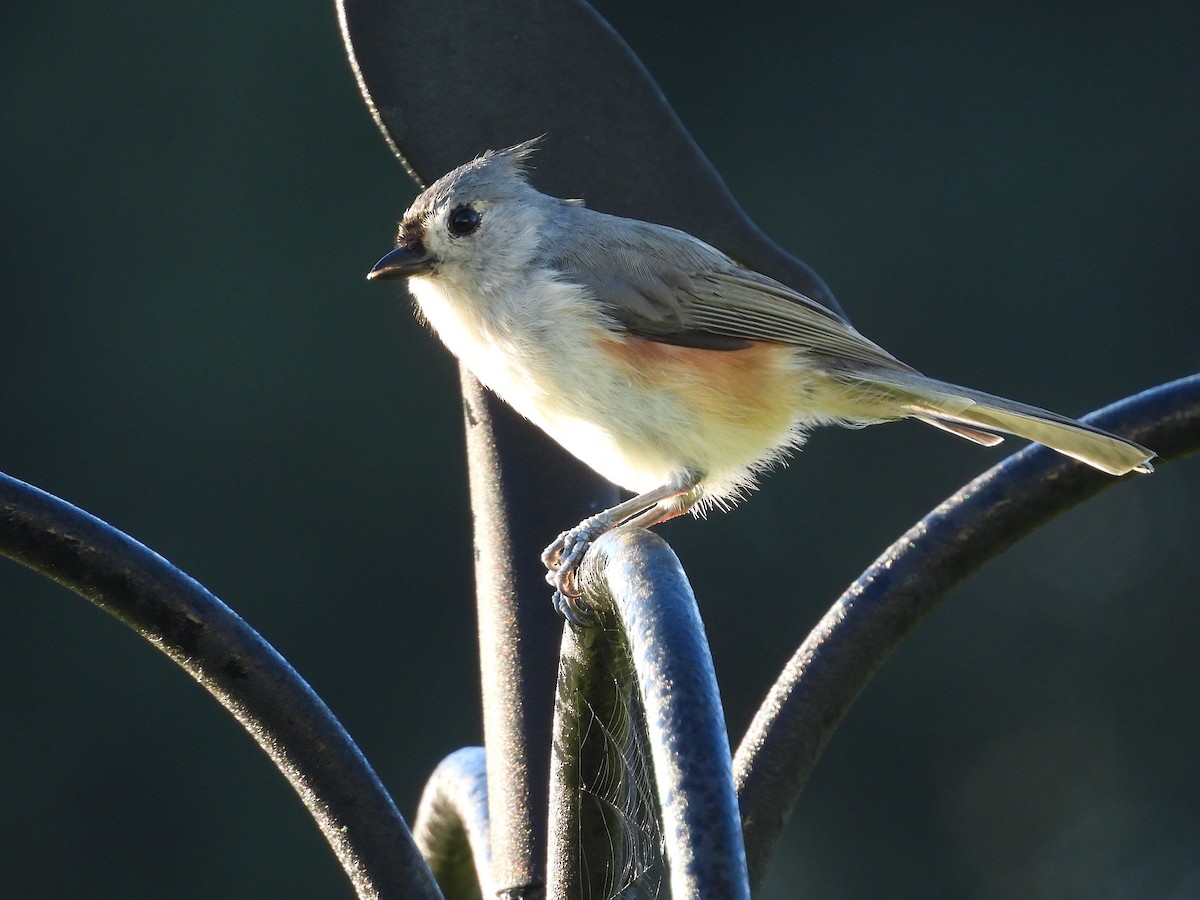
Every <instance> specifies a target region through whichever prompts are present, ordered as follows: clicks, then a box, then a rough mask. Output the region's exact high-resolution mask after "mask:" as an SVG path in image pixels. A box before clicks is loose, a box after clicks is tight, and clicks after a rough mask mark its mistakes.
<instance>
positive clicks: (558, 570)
mask: <svg viewBox="0 0 1200 900" xmlns="http://www.w3.org/2000/svg"><path fill="white" fill-rule="evenodd" d="M611 527H612V523H611V522H610V521H609V519H608V518H607V517H606V516H604V515H603V514H600V515H596V516H592V517H591V518H590V519H585V520H584V521H582V522H580V523H579V524H578V525H576V526H575V527H574V528H570V529H568V530H567V531H564V532H563V533H562V534H560V535H559V536H558V537H557V538H555V540H554V543H552V544H551V545H550V546H549V547H547V548H546V549H545V550H544V551H542V563H543V564H544V565H545V566H546V569H547V570H548V571H547V572H546V581H547V583H549V584H550V586H551V587H553V588H554V608H555V609H557V610H558V612H559V613H560V614H561V615H562V617H563V618H565V619H566V620H567V621H568V622H570V623H571V625H573V626H575V627H576V628H584V627H588V626H591V625H595V624H596V613H595V610H593V609H592V608H591V606H590V605H588V604H587V603H584V602H583V599H582V597H583V591H582V589H581V588H580V587H579V579H578V572H579V565H580V563H582V562H583V557H584V556H585V555H586V554H587V551H588V548H589V547H591V546H592V542H593V541H594V540H595V539H596V538H598V537H599V536H600V535H602V534H603V533H604V532H605V531H608V530H609V529H610V528H611Z"/></svg>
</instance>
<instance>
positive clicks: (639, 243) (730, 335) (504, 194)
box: [368, 138, 1155, 626]
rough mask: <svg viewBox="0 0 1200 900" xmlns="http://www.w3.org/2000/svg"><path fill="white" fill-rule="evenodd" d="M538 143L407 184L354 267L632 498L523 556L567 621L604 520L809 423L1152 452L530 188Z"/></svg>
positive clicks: (746, 468) (680, 498) (1115, 470)
mask: <svg viewBox="0 0 1200 900" xmlns="http://www.w3.org/2000/svg"><path fill="white" fill-rule="evenodd" d="M540 140H541V139H540V138H535V139H533V140H530V141H525V142H522V143H519V144H516V145H513V146H511V147H507V148H505V149H501V150H488V151H487V152H484V153H483V154H482V155H480V156H478V157H477V158H475V159H473V160H471V161H470V162H467V163H465V164H464V165H461V166H459V167H458V168H456V169H454V170H453V171H451V172H449V173H448V174H446V175H443V176H442V177H441V178H439V179H438V180H437V181H435V182H434V183H433V184H431V185H430V186H429V187H428V188H426V189H425V190H424V191H422V192H421V194H420V195H419V196H418V197H417V198H416V200H415V201H413V203H412V204H411V206H409V208H408V209H407V211H406V212H405V213H404V215H403V217H402V218H401V220H400V223H399V226H398V229H397V236H396V246H395V248H394V249H393V250H391V251H390V252H388V253H387V254H385V255H384V256H383V257H382V258H381V259H380V260H379V261H378V262H377V263H376V264H375V265H374V266H373V267H372V268H371V270H370V271H369V273H368V278H370V279H373V280H374V279H406V280H407V285H408V290H409V293H410V294H411V295H412V298H413V300H414V301H415V305H416V309H417V314H418V316H419V318H421V319H423V320H424V321H425V323H427V324H428V326H429V327H430V328H431V329H432V330H433V331H434V332H435V334H436V335H437V336H438V338H440V339H441V341H442V342H443V343H444V344H445V345H446V347H447V348H448V349H449V350H450V352H451V353H453V354H454V355H455V356H456V357H457V358H458V359H459V360H460V361H461V362H462V363H463V364H464V365H465V366H466V368H467V369H468V370H470V371H471V372H472V373H473V374H474V375H475V376H476V377H477V378H478V379H479V380H480V381H481V382H482V383H483V384H484V385H485V386H486V387H488V388H489V389H491V390H492V391H494V392H495V393H496V394H497V395H498V396H500V397H501V398H502V399H503V400H504V401H506V402H507V403H508V404H510V405H511V406H512V407H513V408H514V409H516V411H517V412H518V413H520V414H521V415H522V416H524V417H525V418H527V419H528V420H529V421H531V422H532V423H534V424H535V425H537V426H538V427H539V428H541V429H542V430H543V431H545V432H546V433H547V434H548V435H550V437H551V438H553V439H554V440H555V441H557V442H558V443H559V444H560V445H562V447H563V448H565V449H566V450H567V451H568V452H570V453H571V454H573V455H574V456H576V457H577V458H578V459H580V460H582V461H583V462H584V463H586V464H587V465H588V466H590V467H591V468H592V469H594V470H595V471H597V472H598V473H600V474H601V475H602V476H604V477H605V478H606V479H607V480H609V481H611V482H613V483H614V484H617V485H619V486H621V487H622V488H625V489H626V490H628V491H630V492H632V493H633V494H634V496H633V497H632V498H631V499H628V500H624V501H622V502H620V503H618V504H617V505H615V506H613V507H612V508H610V509H606V510H604V511H602V512H600V513H598V514H596V515H594V516H590V517H589V518H587V519H585V520H584V521H583V522H580V523H579V524H578V525H576V526H574V527H572V528H568V529H567V530H565V531H563V532H562V533H561V534H560V535H559V536H558V537H557V538H556V539H555V540H554V541H553V542H552V543H551V544H550V545H549V546H548V547H547V548H546V550H545V552H544V553H543V555H542V562H543V563H544V564H545V566H546V569H547V580H548V581H549V582H550V584H551V585H552V586H553V587H554V588H555V591H554V604H555V606H556V608H557V609H558V610H559V612H560V613H562V614H563V615H564V616H565V617H566V618H567V620H568V621H569V622H571V623H572V624H574V625H578V626H583V625H587V624H590V623H591V622H593V621H594V620H593V616H592V610H591V609H590V607H589V605H588V604H587V603H586V602H585V601H584V600H583V599H582V597H581V590H580V588H579V585H578V583H577V578H576V571H577V569H578V566H579V565H580V563H581V561H582V559H583V557H584V555H585V553H586V551H587V549H588V547H589V546H590V545H591V543H592V542H593V541H595V540H596V539H597V538H598V537H599V536H600V535H601V534H603V533H604V532H606V531H608V530H611V529H612V528H615V527H617V526H618V525H622V524H630V525H635V526H641V527H650V526H653V525H657V524H659V523H661V522H665V521H667V520H668V519H672V518H674V517H676V516H679V515H682V514H684V513H688V512H692V513H694V514H697V515H700V514H702V513H703V512H704V511H706V510H708V509H711V508H728V507H731V506H733V505H734V504H735V503H736V502H737V501H738V500H740V499H742V498H743V497H744V496H745V495H746V494H747V493H749V492H750V491H751V490H752V489H754V488H755V486H756V484H757V481H758V479H759V477H760V476H761V475H762V474H763V473H764V472H766V471H767V470H769V469H771V468H772V467H773V466H775V465H776V464H778V463H780V462H781V461H782V460H783V459H784V458H786V457H787V456H788V455H789V454H790V453H791V452H792V451H794V450H796V449H797V448H798V447H799V446H800V445H801V444H802V443H803V442H804V441H805V439H806V437H807V435H808V433H809V432H810V431H811V430H812V429H813V428H815V427H817V426H822V425H844V426H851V427H859V426H864V425H870V424H875V423H878V422H886V421H891V420H896V419H904V418H912V419H916V420H919V421H921V422H924V423H927V424H929V425H932V426H935V427H937V428H940V429H942V430H944V431H948V432H950V433H951V434H954V435H957V436H959V437H961V438H965V439H967V440H970V441H973V442H975V443H977V444H982V445H984V446H993V445H995V444H997V443H999V442H1000V441H1001V440H1002V437H1001V435H1002V434H1009V435H1015V436H1018V437H1021V438H1025V439H1028V440H1031V441H1035V442H1038V443H1041V444H1044V445H1046V446H1048V447H1051V448H1052V449H1054V450H1056V451H1058V452H1059V453H1062V454H1065V455H1067V456H1069V457H1072V458H1074V459H1076V460H1079V461H1081V462H1083V463H1086V464H1087V465H1089V466H1092V467H1094V468H1096V469H1099V470H1100V471H1102V472H1106V473H1108V474H1110V475H1113V476H1118V475H1125V474H1127V473H1129V472H1150V471H1152V470H1153V469H1152V465H1151V461H1152V460H1153V459H1154V456H1155V454H1154V453H1153V452H1151V451H1150V450H1147V449H1146V448H1145V447H1142V446H1140V445H1138V444H1136V443H1133V442H1132V441H1129V440H1126V439H1124V438H1121V437H1118V436H1116V435H1113V434H1109V433H1108V432H1105V431H1103V430H1101V429H1099V428H1095V427H1093V426H1091V425H1087V424H1085V423H1082V422H1079V421H1076V420H1074V419H1071V418H1068V417H1066V416H1061V415H1058V414H1057V413H1053V412H1049V411H1047V410H1044V409H1039V408H1038V407H1035V406H1029V405H1027V404H1024V403H1018V402H1016V401H1013V400H1007V399H1005V398H1003V397H998V396H994V395H992V394H987V393H984V392H982V391H978V390H974V389H971V388H966V387H961V386H959V385H955V384H952V383H949V382H946V381H940V380H937V379H934V378H930V377H928V376H926V375H923V374H922V373H921V372H919V371H917V370H916V369H914V368H913V367H912V366H909V365H908V364H906V363H903V362H901V361H900V360H899V359H897V358H896V357H895V356H893V355H892V354H891V353H889V352H888V351H887V350H885V349H883V347H881V346H880V345H879V344H876V343H875V342H873V341H871V340H869V339H868V338H866V337H864V336H863V335H862V334H860V333H859V332H858V330H857V329H855V328H854V326H853V325H851V324H850V322H849V321H848V320H847V319H846V318H844V317H843V316H842V315H840V314H839V313H837V312H835V311H833V310H830V309H828V308H826V307H825V306H822V305H821V304H819V303H817V302H816V301H815V300H813V299H811V298H810V297H807V296H805V295H804V294H801V293H799V292H797V291H795V290H793V289H792V288H790V287H788V286H787V285H785V284H782V283H781V282H779V281H776V280H775V279H773V278H770V277H768V276H766V275H763V274H761V273H759V272H757V271H755V270H753V269H751V268H748V267H746V266H744V265H742V264H740V263H739V262H738V261H736V260H734V259H732V258H731V257H729V256H727V255H726V254H725V253H723V252H721V251H720V250H718V249H716V248H715V247H713V246H710V245H709V244H707V243H705V242H704V241H701V240H700V239H698V238H696V237H693V236H692V235H690V234H688V233H686V232H684V231H681V230H678V229H676V228H671V227H669V226H666V225H659V224H654V223H651V222H644V221H640V220H637V219H631V218H624V217H620V216H615V215H610V214H607V213H604V212H600V211H597V210H593V209H590V208H589V207H588V206H586V204H585V203H584V202H583V201H582V200H578V199H559V198H556V197H552V196H549V195H547V194H543V193H541V192H540V191H538V190H537V189H536V188H535V187H534V185H533V183H532V181H531V177H530V171H529V170H530V157H531V155H532V154H533V153H534V151H535V150H536V149H537V146H538V143H539V141H540Z"/></svg>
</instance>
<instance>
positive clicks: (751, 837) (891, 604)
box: [734, 375, 1200, 886]
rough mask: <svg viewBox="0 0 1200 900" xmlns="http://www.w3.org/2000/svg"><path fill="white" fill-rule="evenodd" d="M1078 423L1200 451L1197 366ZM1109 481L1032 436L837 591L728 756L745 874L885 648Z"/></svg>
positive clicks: (1177, 450)
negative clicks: (996, 560) (957, 588)
mask: <svg viewBox="0 0 1200 900" xmlns="http://www.w3.org/2000/svg"><path fill="white" fill-rule="evenodd" d="M1086 421H1088V422H1091V423H1092V424H1095V425H1099V426H1100V427H1102V428H1105V429H1107V430H1109V431H1114V432H1116V433H1118V434H1122V435H1126V436H1128V437H1130V438H1132V439H1133V440H1135V441H1138V442H1139V443H1141V444H1143V445H1145V446H1148V447H1150V448H1151V449H1154V450H1156V451H1157V452H1158V454H1159V457H1160V458H1161V459H1162V460H1163V461H1169V460H1172V459H1176V458H1178V457H1181V456H1184V455H1186V454H1188V453H1192V452H1195V451H1196V450H1198V449H1200V375H1193V376H1191V377H1188V378H1183V379H1180V380H1179V381H1174V382H1171V383H1169V384H1166V385H1162V386H1160V387H1157V388H1153V389H1151V390H1149V391H1146V392H1144V393H1141V394H1138V395H1137V396H1134V397H1131V398H1129V399H1127V400H1124V401H1121V402H1120V403H1116V404H1114V405H1112V406H1109V407H1106V408H1105V409H1103V410H1101V411H1099V412H1097V413H1094V414H1092V415H1090V416H1088V417H1087V418H1086ZM1118 483H1120V482H1119V481H1118V479H1114V478H1109V477H1107V476H1105V475H1102V474H1100V473H1098V472H1095V471H1093V470H1091V469H1089V468H1087V467H1085V466H1083V465H1081V464H1080V463H1077V462H1074V461H1072V460H1069V459H1066V458H1065V457H1062V456H1059V455H1058V454H1056V453H1054V452H1053V451H1050V450H1047V449H1046V448H1045V447H1041V446H1037V445H1033V446H1030V447H1027V448H1026V449H1024V450H1022V451H1021V452H1019V453H1017V454H1015V455H1013V456H1011V457H1009V458H1008V459H1006V460H1004V461H1003V462H1002V463H1000V464H999V465H998V466H996V467H994V468H993V469H991V470H989V471H988V472H986V473H984V474H983V475H981V476H979V477H978V478H976V479H975V480H974V481H972V482H971V483H970V484H968V485H966V486H965V487H963V488H962V489H960V490H959V491H958V492H957V493H956V494H954V495H953V496H952V497H950V498H949V499H948V500H946V501H945V502H944V503H942V504H941V505H940V506H938V507H937V508H936V509H934V510H933V511H932V512H930V513H929V514H928V515H927V516H925V518H923V519H922V520H921V521H920V522H918V523H917V524H916V525H914V526H913V527H912V528H910V529H909V530H908V531H907V532H906V533H905V534H904V535H903V536H902V537H901V538H900V539H899V540H898V541H896V543H894V544H893V545H892V546H891V547H890V548H888V550H887V551H886V552H885V553H884V554H883V555H882V556H880V557H879V559H877V560H876V561H875V563H874V564H872V566H871V567H870V568H869V569H867V570H866V571H865V572H864V573H863V574H862V575H861V576H860V577H859V578H858V580H857V581H855V582H854V584H852V585H851V586H850V588H849V589H848V590H847V591H846V592H845V593H844V594H843V595H842V596H841V597H840V598H839V599H838V601H837V602H836V603H835V604H834V605H833V607H832V608H831V609H830V610H829V612H827V613H826V614H825V616H824V618H822V619H821V621H820V622H819V623H818V624H817V626H816V628H814V629H813V631H812V633H811V634H810V635H809V636H808V638H807V639H806V640H805V641H804V643H802V644H801V645H800V647H799V649H797V650H796V653H795V655H794V656H793V657H792V658H791V660H790V661H789V662H788V664H787V666H786V667H785V668H784V670H783V672H782V673H781V674H780V676H779V679H778V680H777V681H776V682H775V684H774V686H773V687H772V688H771V690H770V692H769V693H768V695H767V698H766V700H765V701H764V702H763V705H762V706H761V707H760V709H759V711H758V713H757V715H756V716H755V718H754V721H753V722H752V723H751V724H750V728H749V729H748V731H747V732H746V736H745V737H744V738H743V740H742V743H741V746H739V747H738V751H737V754H736V756H735V759H734V775H735V778H736V781H737V791H738V799H739V802H740V805H741V809H742V822H743V825H744V828H745V835H746V852H747V856H748V859H749V864H750V874H751V883H752V884H753V885H755V886H757V885H759V884H761V882H762V878H763V876H764V875H765V872H766V867H767V863H768V862H769V861H770V857H771V852H772V850H773V847H774V844H775V841H776V839H777V838H778V837H779V834H780V832H782V830H783V827H784V825H785V824H786V823H787V820H788V817H789V816H790V815H791V812H792V808H793V807H794V806H795V803H796V800H797V798H798V797H799V795H800V791H801V790H802V789H803V787H804V783H805V782H806V781H807V779H808V776H809V773H810V772H811V771H812V769H813V766H814V765H815V764H816V761H817V758H818V757H819V756H820V754H821V751H822V750H823V749H824V747H825V743H826V742H827V741H828V740H829V737H830V736H831V735H832V734H833V731H834V729H835V728H836V727H837V725H838V723H839V722H840V721H841V719H842V717H843V716H845V714H846V711H847V710H848V709H849V708H850V705H851V704H852V703H853V702H854V700H855V698H856V697H857V696H858V694H859V692H860V691H861V690H862V689H863V687H864V686H865V685H866V683H867V682H868V681H869V680H870V678H871V676H872V675H873V674H874V673H875V671H876V670H877V669H878V668H879V666H880V665H882V663H883V661H884V660H885V659H886V658H887V656H888V654H889V653H891V651H892V649H893V648H894V647H895V646H896V645H897V644H898V643H899V642H900V641H901V640H903V638H904V637H905V636H906V635H907V634H908V633H909V632H910V631H911V630H912V629H913V628H914V627H915V626H916V624H917V623H918V622H919V621H920V620H921V619H922V618H923V617H924V616H926V615H927V614H928V613H929V612H930V611H931V610H932V609H933V608H934V607H935V606H937V604H938V603H939V602H940V601H941V600H942V598H943V597H944V596H945V595H946V594H947V593H948V592H949V591H950V589H951V588H953V587H954V586H955V585H957V584H958V583H959V582H961V581H963V580H964V579H966V577H967V576H968V575H970V574H971V573H972V572H974V571H975V570H976V569H978V568H979V567H980V566H982V565H983V564H984V563H985V562H987V561H988V560H989V559H991V558H992V557H993V556H996V555H997V554H999V553H1000V552H1001V551H1002V550H1004V549H1006V548H1007V547H1009V546H1011V545H1012V544H1014V543H1016V542H1017V541H1018V540H1019V539H1020V538H1022V537H1024V536H1025V535H1027V534H1029V533H1030V532H1031V531H1033V530H1034V529H1036V528H1038V527H1039V526H1041V525H1043V524H1045V523H1046V522H1047V521H1049V520H1050V519H1051V518H1053V517H1054V516H1056V515H1058V514H1059V513H1061V512H1063V511H1064V510H1066V509H1069V508H1070V507H1072V506H1074V505H1075V504H1077V503H1079V502H1081V501H1083V500H1085V499H1087V498H1088V497H1091V496H1093V495H1094V494H1097V493H1099V492H1100V491H1102V490H1104V489H1105V488H1108V487H1112V486H1114V485H1116V484H1118Z"/></svg>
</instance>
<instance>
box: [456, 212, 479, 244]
mask: <svg viewBox="0 0 1200 900" xmlns="http://www.w3.org/2000/svg"><path fill="white" fill-rule="evenodd" d="M449 224H450V233H451V234H452V235H454V236H455V237H466V236H467V235H468V234H470V233H471V232H472V231H474V230H475V229H476V228H478V227H479V213H477V212H476V211H475V210H474V208H472V207H470V206H460V207H458V208H457V209H455V210H453V211H452V212H451V213H450V220H449Z"/></svg>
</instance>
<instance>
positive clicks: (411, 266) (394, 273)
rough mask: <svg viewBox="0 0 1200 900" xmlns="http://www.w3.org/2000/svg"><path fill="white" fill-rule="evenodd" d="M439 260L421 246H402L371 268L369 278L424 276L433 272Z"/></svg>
mask: <svg viewBox="0 0 1200 900" xmlns="http://www.w3.org/2000/svg"><path fill="white" fill-rule="evenodd" d="M436 263H437V259H436V258H435V257H434V256H433V254H432V253H429V252H428V251H427V250H425V249H424V248H423V247H421V246H420V245H419V244H418V245H417V246H415V247H410V246H408V245H407V244H401V245H400V246H399V247H397V248H396V249H395V250H393V251H392V252H391V253H389V254H387V255H386V256H384V258H383V259H381V260H380V261H379V262H377V263H375V265H373V266H372V267H371V271H370V272H368V273H367V277H368V278H370V279H372V280H374V279H376V278H408V277H409V276H410V275H424V274H425V273H427V272H430V271H432V270H433V267H434V265H435V264H436Z"/></svg>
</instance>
